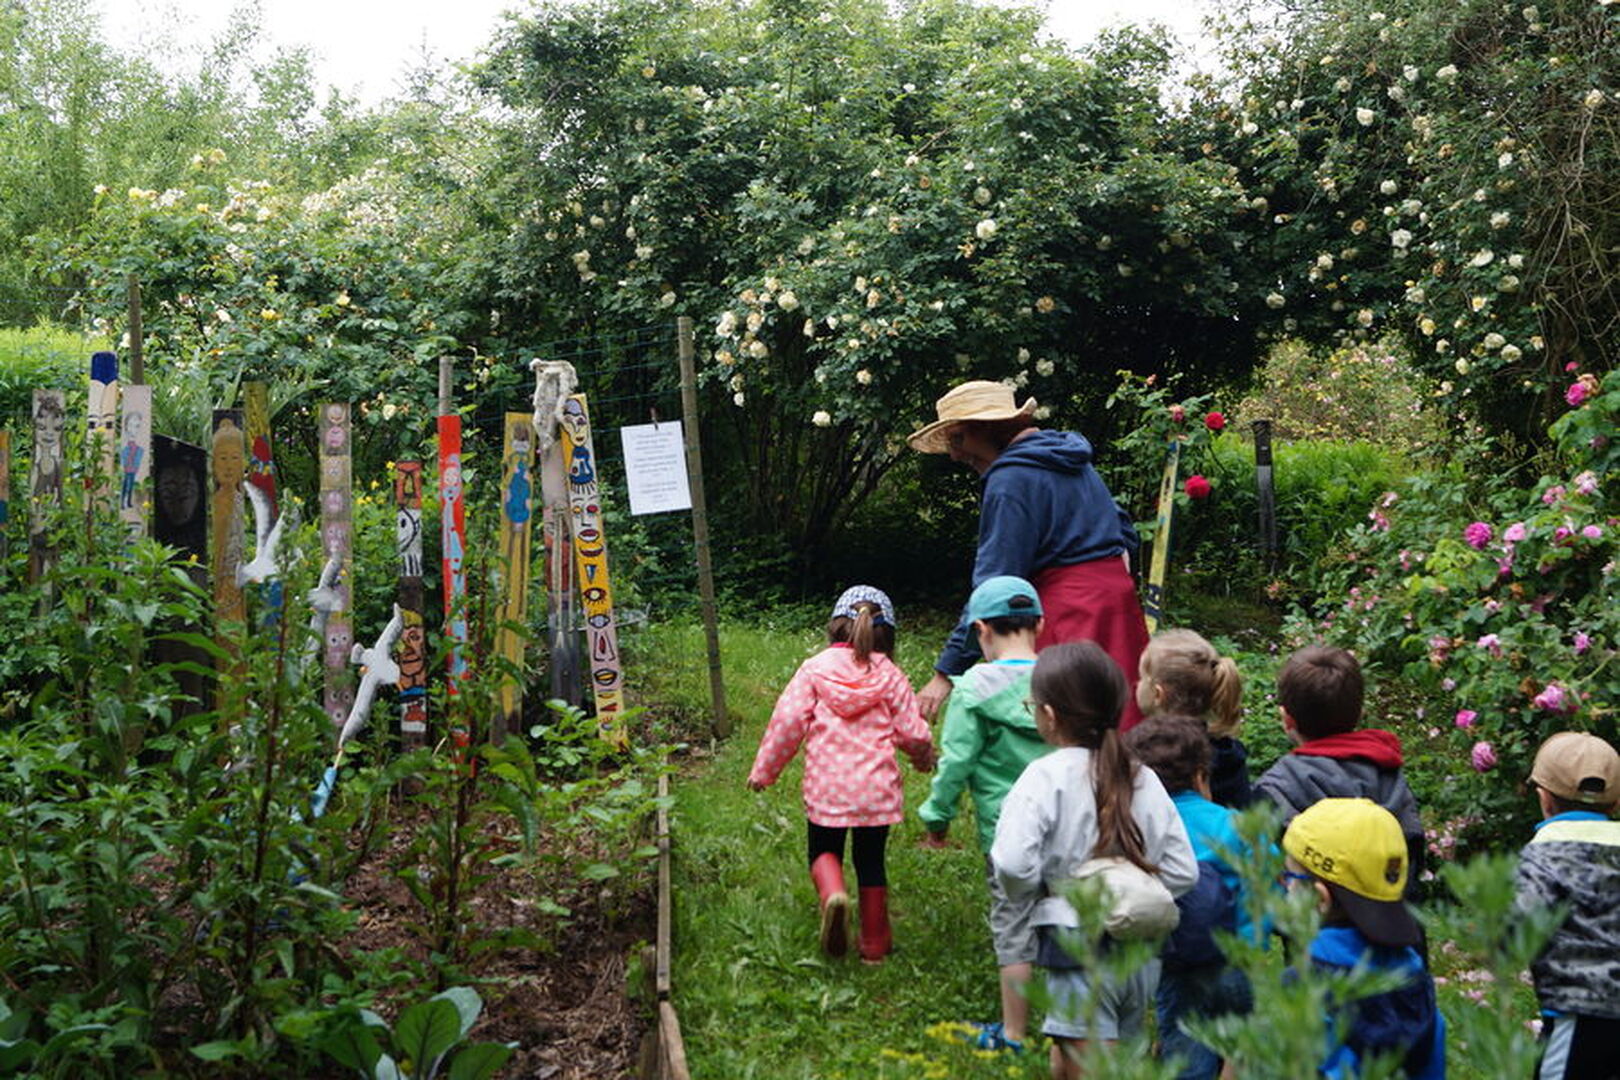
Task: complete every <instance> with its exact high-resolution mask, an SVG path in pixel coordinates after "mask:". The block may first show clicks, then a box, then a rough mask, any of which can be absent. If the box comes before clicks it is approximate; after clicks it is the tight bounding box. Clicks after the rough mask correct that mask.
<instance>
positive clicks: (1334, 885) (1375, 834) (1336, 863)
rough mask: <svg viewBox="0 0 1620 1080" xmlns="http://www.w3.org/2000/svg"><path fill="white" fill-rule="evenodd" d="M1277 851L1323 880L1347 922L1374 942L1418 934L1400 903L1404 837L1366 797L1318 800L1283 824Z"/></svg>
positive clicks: (1414, 938)
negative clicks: (1280, 842) (1284, 828)
mask: <svg viewBox="0 0 1620 1080" xmlns="http://www.w3.org/2000/svg"><path fill="white" fill-rule="evenodd" d="M1283 850H1284V851H1286V852H1288V854H1289V855H1291V856H1293V859H1294V861H1295V862H1297V863H1299V864H1300V865H1301V866H1303V867H1304V868H1305V869H1306V870H1308V871H1309V872H1310V873H1311V874H1312V875H1313V876H1314V877H1316V878H1319V879H1320V880H1322V881H1323V882H1325V883H1326V884H1327V886H1328V889H1329V891H1330V892H1332V893H1333V896H1334V899H1335V900H1337V901H1338V903H1339V906H1340V907H1341V908H1343V909H1344V912H1345V914H1346V915H1348V916H1349V917H1350V921H1351V922H1353V923H1354V924H1355V925H1356V928H1357V929H1358V930H1360V931H1361V932H1362V933H1363V934H1365V935H1366V937H1367V939H1368V940H1369V941H1372V942H1373V943H1374V944H1377V945H1416V944H1418V943H1419V942H1420V941H1421V940H1422V938H1423V932H1422V930H1421V929H1420V928H1419V927H1418V924H1417V920H1416V919H1415V918H1414V917H1413V916H1412V913H1411V911H1409V910H1408V909H1407V907H1406V904H1405V902H1404V901H1403V900H1402V896H1403V895H1404V893H1405V890H1406V874H1407V865H1406V836H1405V834H1403V833H1402V832H1401V824H1400V822H1398V821H1396V820H1395V815H1394V814H1392V813H1390V812H1389V811H1388V810H1386V809H1384V808H1383V807H1382V806H1379V805H1378V804H1377V803H1375V802H1373V801H1372V800H1371V799H1322V800H1320V801H1319V802H1317V803H1315V804H1313V805H1311V806H1309V807H1307V808H1306V809H1305V810H1303V811H1301V812H1300V814H1299V815H1298V816H1297V817H1295V818H1294V820H1293V821H1291V822H1289V824H1288V831H1287V832H1285V833H1283Z"/></svg>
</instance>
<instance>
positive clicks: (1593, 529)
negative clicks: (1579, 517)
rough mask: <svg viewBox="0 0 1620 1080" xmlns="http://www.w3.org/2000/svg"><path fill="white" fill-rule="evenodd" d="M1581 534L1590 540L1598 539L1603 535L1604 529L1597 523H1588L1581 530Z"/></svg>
mask: <svg viewBox="0 0 1620 1080" xmlns="http://www.w3.org/2000/svg"><path fill="white" fill-rule="evenodd" d="M1581 535H1582V536H1584V537H1586V538H1587V539H1588V540H1597V539H1599V538H1601V537H1602V536H1603V529H1602V528H1601V527H1600V526H1597V525H1588V526H1587V527H1586V528H1584V529H1582V530H1581Z"/></svg>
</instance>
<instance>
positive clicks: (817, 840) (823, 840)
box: [809, 821, 889, 889]
mask: <svg viewBox="0 0 1620 1080" xmlns="http://www.w3.org/2000/svg"><path fill="white" fill-rule="evenodd" d="M809 825H810V862H811V863H812V864H814V863H815V861H816V859H817V858H819V857H820V856H822V855H825V854H826V853H827V852H829V851H830V852H832V853H833V854H834V855H837V856H838V861H839V862H840V863H842V862H843V861H844V834H845V833H854V834H855V840H854V842H853V844H852V845H851V847H853V848H854V857H855V880H856V881H858V882H860V886H861V888H863V889H871V888H881V887H883V886H886V885H888V883H889V875H888V873H887V871H885V870H884V869H883V849H884V847H885V846H887V844H888V842H889V827H888V826H887V825H856V826H853V827H851V828H847V829H844V828H839V829H835V828H832V827H831V826H828V825H817V824H816V823H815V822H813V821H812V822H810V823H809Z"/></svg>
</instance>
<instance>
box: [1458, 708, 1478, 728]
mask: <svg viewBox="0 0 1620 1080" xmlns="http://www.w3.org/2000/svg"><path fill="white" fill-rule="evenodd" d="M1478 719H1479V713H1477V712H1475V711H1474V710H1473V709H1458V710H1457V718H1456V721H1455V722H1456V724H1457V726H1458V727H1460V728H1462V729H1463V730H1464V731H1467V730H1468V729H1469V728H1471V727H1473V726H1474V721H1475V720H1478Z"/></svg>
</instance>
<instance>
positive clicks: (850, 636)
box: [827, 601, 894, 664]
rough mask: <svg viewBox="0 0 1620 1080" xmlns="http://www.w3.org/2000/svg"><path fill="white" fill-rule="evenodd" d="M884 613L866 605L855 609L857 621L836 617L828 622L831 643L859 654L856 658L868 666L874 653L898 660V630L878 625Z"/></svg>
mask: <svg viewBox="0 0 1620 1080" xmlns="http://www.w3.org/2000/svg"><path fill="white" fill-rule="evenodd" d="M882 612H883V609H882V608H880V607H878V605H876V604H874V603H872V602H870V601H862V602H861V603H860V604H858V605H857V606H856V608H855V617H854V618H851V617H849V616H848V615H834V616H833V617H832V618H831V619H828V620H827V642H828V643H829V644H832V645H843V644H847V645H848V646H849V647H850V648H851V649H854V650H855V658H856V659H857V660H859V661H860V662H861V663H863V664H865V663H868V662H869V661H870V660H871V659H872V654H873V653H882V654H883V655H884V656H887V657H888V658H889V659H891V660H893V659H894V626H893V625H892V624H891V623H889V622H887V621H883V622H880V621H878V618H877V617H878V616H879V615H881V614H882Z"/></svg>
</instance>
